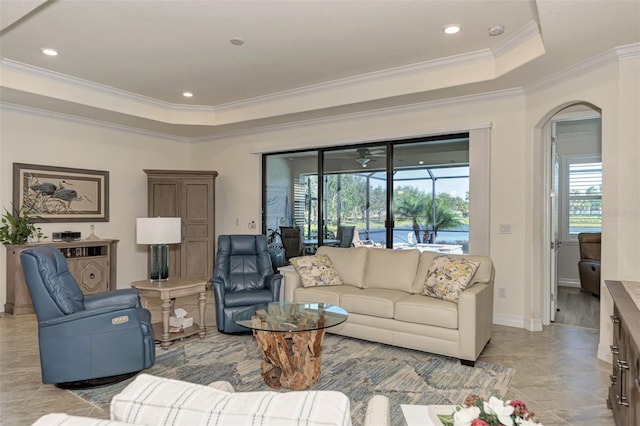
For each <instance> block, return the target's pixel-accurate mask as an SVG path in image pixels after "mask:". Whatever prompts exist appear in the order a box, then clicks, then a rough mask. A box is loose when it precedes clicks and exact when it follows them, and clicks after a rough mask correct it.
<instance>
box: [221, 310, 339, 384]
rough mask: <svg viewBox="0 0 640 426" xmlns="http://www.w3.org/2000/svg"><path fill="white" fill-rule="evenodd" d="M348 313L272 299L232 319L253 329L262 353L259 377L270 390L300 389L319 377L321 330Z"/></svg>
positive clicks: (322, 336)
mask: <svg viewBox="0 0 640 426" xmlns="http://www.w3.org/2000/svg"><path fill="white" fill-rule="evenodd" d="M347 316H348V313H347V311H345V310H344V309H342V308H341V307H339V306H334V305H329V304H326V303H289V302H272V303H269V304H268V305H267V309H266V310H264V309H259V310H258V311H256V310H255V309H247V310H245V311H239V312H237V313H236V314H234V316H233V321H234V322H235V323H236V324H238V325H240V326H242V327H246V328H250V329H252V330H253V335H254V336H255V338H256V341H257V342H258V348H259V349H260V351H261V352H262V363H261V366H262V377H263V379H264V381H265V383H266V384H267V385H269V386H270V387H272V388H274V389H279V388H281V387H283V388H287V389H293V390H303V389H307V388H309V387H311V386H312V385H313V384H315V383H317V382H318V380H319V379H320V355H321V351H322V342H323V340H324V332H325V329H327V328H329V327H333V326H335V325H338V324H341V323H343V322H344V321H346V320H347Z"/></svg>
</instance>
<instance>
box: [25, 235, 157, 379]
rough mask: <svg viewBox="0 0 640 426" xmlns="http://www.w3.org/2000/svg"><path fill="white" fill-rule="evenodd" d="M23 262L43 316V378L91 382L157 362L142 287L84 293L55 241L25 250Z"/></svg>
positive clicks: (40, 324) (40, 326)
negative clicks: (54, 244)
mask: <svg viewBox="0 0 640 426" xmlns="http://www.w3.org/2000/svg"><path fill="white" fill-rule="evenodd" d="M20 261H21V262H22V268H23V270H24V276H25V279H26V281H27V286H28V287H29V292H30V293H31V300H32V302H33V307H34V309H35V311H36V316H37V318H38V339H39V344H40V364H41V369H42V383H55V384H56V385H58V386H60V387H72V388H73V387H79V388H82V387H92V386H97V385H103V384H107V383H112V382H115V381H118V380H123V379H125V378H127V377H130V376H131V375H133V374H135V373H136V372H138V371H141V370H143V369H145V368H149V367H151V366H152V365H153V363H154V361H155V346H154V340H153V329H152V327H151V314H150V312H149V311H148V310H146V309H144V308H142V306H141V305H140V298H139V297H138V292H137V290H135V289H122V290H116V291H110V292H105V293H100V294H95V295H91V296H84V295H83V294H82V291H81V290H80V287H78V284H77V283H76V281H75V279H74V278H73V276H71V273H70V272H69V269H68V267H67V261H66V260H65V258H64V256H63V255H62V253H61V252H60V251H59V250H58V249H57V248H55V247H53V246H48V245H45V246H41V247H37V248H31V249H26V250H24V251H22V253H20ZM129 373H133V374H129Z"/></svg>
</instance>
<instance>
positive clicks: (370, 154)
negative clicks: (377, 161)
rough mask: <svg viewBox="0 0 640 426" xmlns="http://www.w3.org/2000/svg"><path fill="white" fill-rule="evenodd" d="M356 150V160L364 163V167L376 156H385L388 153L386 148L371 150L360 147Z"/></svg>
mask: <svg viewBox="0 0 640 426" xmlns="http://www.w3.org/2000/svg"><path fill="white" fill-rule="evenodd" d="M356 152H357V153H358V157H357V158H356V161H357V162H358V163H360V164H362V167H367V164H368V163H369V161H371V160H374V157H384V156H385V155H386V151H385V150H384V149H374V150H371V149H369V148H358V149H356Z"/></svg>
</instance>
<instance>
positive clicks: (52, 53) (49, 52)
mask: <svg viewBox="0 0 640 426" xmlns="http://www.w3.org/2000/svg"><path fill="white" fill-rule="evenodd" d="M40 50H42V53H44V54H45V55H47V56H58V51H57V50H55V49H50V48H48V47H45V48H42V49H40Z"/></svg>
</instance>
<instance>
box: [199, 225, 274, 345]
mask: <svg viewBox="0 0 640 426" xmlns="http://www.w3.org/2000/svg"><path fill="white" fill-rule="evenodd" d="M210 282H211V284H212V286H213V291H214V294H215V298H216V322H217V323H218V330H219V331H221V332H223V333H239V332H247V331H249V330H248V329H247V328H245V327H241V326H239V325H236V324H235V323H234V322H233V315H234V314H235V313H237V312H244V313H245V314H247V311H248V310H256V309H266V307H267V304H268V303H269V302H276V301H278V300H279V299H280V286H281V283H282V275H280V274H274V273H273V267H272V266H271V256H269V250H268V248H267V237H266V236H265V235H220V236H219V237H218V252H217V254H216V265H215V268H214V271H213V277H212V278H211V280H210Z"/></svg>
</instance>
